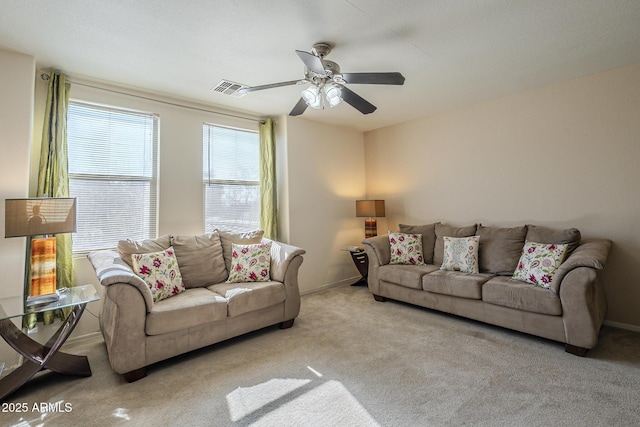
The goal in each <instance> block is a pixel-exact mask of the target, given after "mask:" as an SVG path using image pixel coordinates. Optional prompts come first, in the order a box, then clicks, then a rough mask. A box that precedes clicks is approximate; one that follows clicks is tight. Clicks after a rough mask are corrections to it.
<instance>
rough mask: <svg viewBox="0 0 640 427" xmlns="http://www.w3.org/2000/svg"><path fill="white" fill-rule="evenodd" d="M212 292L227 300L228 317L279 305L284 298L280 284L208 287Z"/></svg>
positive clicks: (264, 283)
mask: <svg viewBox="0 0 640 427" xmlns="http://www.w3.org/2000/svg"><path fill="white" fill-rule="evenodd" d="M207 289H209V290H210V291H212V292H215V293H216V294H218V295H220V296H221V297H224V298H225V299H226V300H227V315H228V316H229V317H233V316H238V315H240V314H244V313H248V312H250V311H256V310H259V309H261V308H266V307H271V306H273V305H276V304H280V303H281V302H283V301H284V300H285V298H286V291H285V289H284V284H283V283H281V282H273V281H272V282H245V283H219V284H217V285H212V286H209V287H208V288H207Z"/></svg>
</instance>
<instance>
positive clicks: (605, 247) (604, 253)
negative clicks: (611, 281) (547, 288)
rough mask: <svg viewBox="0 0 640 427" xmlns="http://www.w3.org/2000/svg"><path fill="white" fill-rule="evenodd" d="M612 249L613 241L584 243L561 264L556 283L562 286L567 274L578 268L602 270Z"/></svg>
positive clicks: (600, 240)
mask: <svg viewBox="0 0 640 427" xmlns="http://www.w3.org/2000/svg"><path fill="white" fill-rule="evenodd" d="M610 248H611V240H607V239H593V240H585V241H582V242H581V243H580V245H579V246H578V247H577V248H576V249H575V250H574V251H573V252H572V253H571V255H569V257H567V259H566V260H564V262H563V263H562V264H560V267H558V271H556V275H555V277H554V282H555V283H556V284H558V286H560V285H561V284H562V280H563V279H564V277H565V276H566V275H567V273H569V272H570V271H572V270H574V269H576V268H578V267H589V268H593V269H595V270H602V269H603V268H604V265H605V264H606V262H607V257H608V255H609V249H610ZM557 291H558V290H557V289H556V292H557Z"/></svg>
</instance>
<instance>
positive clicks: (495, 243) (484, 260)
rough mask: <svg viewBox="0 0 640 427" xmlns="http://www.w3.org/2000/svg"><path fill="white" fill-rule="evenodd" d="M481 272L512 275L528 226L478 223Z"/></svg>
mask: <svg viewBox="0 0 640 427" xmlns="http://www.w3.org/2000/svg"><path fill="white" fill-rule="evenodd" d="M476 235H478V236H480V249H479V251H478V256H479V259H480V272H482V273H492V274H498V275H503V276H511V275H512V274H513V272H514V270H515V269H516V266H517V265H518V260H519V259H520V255H521V253H522V247H523V246H524V242H525V237H526V236H527V227H526V226H525V225H523V226H521V227H510V228H504V227H485V226H483V225H478V230H477V231H476Z"/></svg>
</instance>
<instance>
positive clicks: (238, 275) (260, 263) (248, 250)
mask: <svg viewBox="0 0 640 427" xmlns="http://www.w3.org/2000/svg"><path fill="white" fill-rule="evenodd" d="M270 266H271V242H266V243H256V244H254V245H236V244H235V243H234V244H233V245H232V246H231V270H230V271H229V278H228V279H227V282H229V283H240V282H268V281H269V280H271V278H270V274H269V268H270Z"/></svg>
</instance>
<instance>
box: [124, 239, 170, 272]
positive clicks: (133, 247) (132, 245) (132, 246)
mask: <svg viewBox="0 0 640 427" xmlns="http://www.w3.org/2000/svg"><path fill="white" fill-rule="evenodd" d="M169 246H171V236H169V235H165V236H160V237H158V238H155V239H145V240H131V239H126V240H120V241H119V242H118V255H120V258H122V260H123V261H124V262H126V263H127V265H128V266H129V267H131V268H133V263H132V261H131V255H133V254H148V253H151V252H161V251H163V250H165V249H169Z"/></svg>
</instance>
